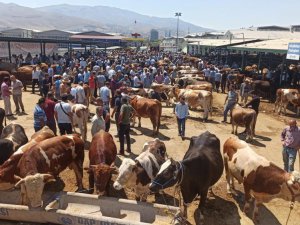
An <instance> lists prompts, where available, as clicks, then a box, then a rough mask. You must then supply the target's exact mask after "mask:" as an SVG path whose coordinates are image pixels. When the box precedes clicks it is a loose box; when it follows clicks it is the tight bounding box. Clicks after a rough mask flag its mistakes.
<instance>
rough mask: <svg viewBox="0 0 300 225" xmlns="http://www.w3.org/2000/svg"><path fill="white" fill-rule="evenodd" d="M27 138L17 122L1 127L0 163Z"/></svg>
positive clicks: (26, 140) (25, 141)
mask: <svg viewBox="0 0 300 225" xmlns="http://www.w3.org/2000/svg"><path fill="white" fill-rule="evenodd" d="M27 142H28V138H27V136H26V134H25V130H24V128H23V127H22V126H21V125H19V124H9V125H8V126H6V127H5V128H4V129H3V132H2V134H1V139H0V149H1V152H0V153H1V154H0V165H2V164H3V163H4V162H5V161H6V160H7V159H8V158H9V157H10V156H11V155H12V154H13V153H14V152H16V151H17V149H18V148H19V147H21V146H22V145H24V144H26V143H27Z"/></svg>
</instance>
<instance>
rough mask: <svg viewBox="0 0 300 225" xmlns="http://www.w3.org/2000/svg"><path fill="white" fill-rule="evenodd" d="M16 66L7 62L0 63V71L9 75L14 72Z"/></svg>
mask: <svg viewBox="0 0 300 225" xmlns="http://www.w3.org/2000/svg"><path fill="white" fill-rule="evenodd" d="M16 68H17V66H16V64H14V63H9V62H1V63H0V71H7V72H9V73H13V72H16Z"/></svg>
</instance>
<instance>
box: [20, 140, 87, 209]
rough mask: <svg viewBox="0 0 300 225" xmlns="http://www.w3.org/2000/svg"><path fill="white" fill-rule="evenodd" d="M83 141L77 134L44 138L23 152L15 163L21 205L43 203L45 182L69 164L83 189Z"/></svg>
mask: <svg viewBox="0 0 300 225" xmlns="http://www.w3.org/2000/svg"><path fill="white" fill-rule="evenodd" d="M83 160H84V142H83V141H82V140H81V139H80V137H79V136H78V135H76V134H73V135H64V136H59V137H53V138H50V139H47V140H44V141H42V142H40V143H38V144H36V145H34V146H32V147H31V148H30V149H29V150H27V151H26V152H24V154H23V156H22V158H21V159H20V161H19V163H18V168H17V175H18V176H19V177H20V180H19V181H18V183H17V184H16V185H15V187H21V199H22V204H23V205H28V206H30V207H40V206H42V205H43V202H42V192H43V189H44V185H45V183H47V182H49V181H53V180H54V179H55V178H56V177H58V175H59V173H60V172H62V171H63V170H65V169H66V168H67V167H70V168H71V169H73V170H74V172H75V176H76V181H77V186H78V190H82V189H83V185H82V177H83V167H82V165H83Z"/></svg>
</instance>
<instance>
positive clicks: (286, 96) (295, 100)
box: [274, 89, 300, 115]
mask: <svg viewBox="0 0 300 225" xmlns="http://www.w3.org/2000/svg"><path fill="white" fill-rule="evenodd" d="M299 97H300V96H299V91H298V89H278V90H277V91H276V101H275V108H274V112H276V110H278V114H280V113H281V110H282V107H283V110H284V114H286V107H287V105H288V104H289V103H292V104H293V105H294V106H295V107H297V115H299V111H300V110H299V109H300V108H299V107H300V98H299Z"/></svg>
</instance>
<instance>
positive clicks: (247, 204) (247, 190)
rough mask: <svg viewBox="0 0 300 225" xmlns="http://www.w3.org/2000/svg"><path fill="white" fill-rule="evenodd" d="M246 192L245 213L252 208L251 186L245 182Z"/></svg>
mask: <svg viewBox="0 0 300 225" xmlns="http://www.w3.org/2000/svg"><path fill="white" fill-rule="evenodd" d="M244 192H245V206H244V210H243V211H244V213H245V214H246V213H248V212H249V209H250V199H251V195H250V188H249V186H248V184H246V183H244Z"/></svg>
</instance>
